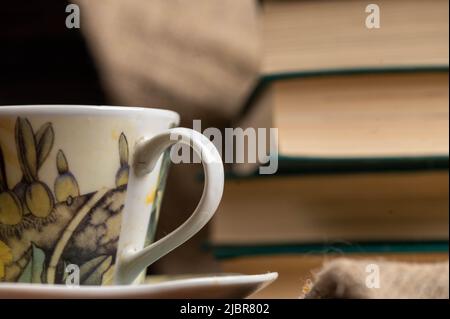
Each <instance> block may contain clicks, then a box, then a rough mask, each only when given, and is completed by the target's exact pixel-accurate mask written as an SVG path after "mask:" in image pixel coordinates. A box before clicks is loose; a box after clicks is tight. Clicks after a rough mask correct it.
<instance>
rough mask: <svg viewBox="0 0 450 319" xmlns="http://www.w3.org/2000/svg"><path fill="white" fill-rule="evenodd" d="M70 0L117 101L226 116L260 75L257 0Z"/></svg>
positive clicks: (233, 113)
mask: <svg viewBox="0 0 450 319" xmlns="http://www.w3.org/2000/svg"><path fill="white" fill-rule="evenodd" d="M75 2H76V3H77V4H79V5H80V12H81V31H82V32H83V33H84V34H85V35H86V38H87V40H88V44H89V45H90V47H91V49H92V52H93V54H94V57H95V58H96V62H97V65H98V67H99V71H100V75H101V78H102V81H103V84H104V86H105V88H106V90H107V93H108V94H109V97H110V98H112V100H113V102H114V103H117V104H123V105H138V106H148V107H163V108H171V109H173V110H175V111H177V112H179V113H180V114H181V115H182V116H183V117H185V116H189V115H191V114H192V115H193V116H196V118H202V117H203V116H202V115H206V116H209V117H214V116H216V117H218V118H224V119H229V118H231V117H233V116H235V115H236V114H238V111H239V109H240V108H241V107H242V104H243V102H244V101H245V99H246V98H247V96H248V94H249V92H250V91H251V89H252V88H253V85H254V83H255V81H256V80H257V78H258V75H259V68H260V60H261V46H260V40H259V23H258V15H257V4H256V2H255V1H254V0H230V1H223V0H192V1H176V0H175V1H166V0H127V1H123V0H104V1H91V0H76V1H75ZM185 114H186V115H185Z"/></svg>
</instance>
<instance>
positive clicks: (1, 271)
mask: <svg viewBox="0 0 450 319" xmlns="http://www.w3.org/2000/svg"><path fill="white" fill-rule="evenodd" d="M11 261H12V254H11V249H10V248H9V247H8V246H7V245H6V244H5V243H4V242H2V241H1V240H0V279H3V277H4V276H5V265H7V264H9V263H10V262H11Z"/></svg>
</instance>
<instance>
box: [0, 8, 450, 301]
mask: <svg viewBox="0 0 450 319" xmlns="http://www.w3.org/2000/svg"><path fill="white" fill-rule="evenodd" d="M73 3H74V4H77V5H79V8H80V19H81V20H80V28H79V29H78V28H67V27H66V18H67V16H68V15H69V13H68V12H66V7H67V5H68V4H69V2H66V1H59V0H46V1H39V0H29V1H27V2H26V3H21V2H14V1H9V2H8V3H5V4H3V5H2V9H1V11H0V107H1V105H19V104H88V105H96V104H106V105H123V106H143V107H161V108H166V109H172V110H174V111H176V112H178V113H180V115H181V118H182V123H181V125H182V126H185V127H192V121H193V120H194V119H200V120H202V127H203V128H207V127H218V128H220V129H224V128H225V127H243V128H260V127H263V128H270V127H276V128H278V136H279V140H278V148H279V154H278V162H279V170H278V172H277V173H276V174H275V176H262V175H258V171H257V168H258V164H257V163H239V164H235V165H234V164H233V165H229V166H227V169H228V176H229V177H228V178H227V181H226V186H225V194H224V199H223V203H222V205H221V207H220V208H219V211H218V213H217V216H216V217H215V218H214V220H213V222H212V224H211V225H209V226H208V227H207V228H206V229H205V230H204V231H202V232H201V233H200V234H199V235H198V236H196V237H195V238H194V239H193V240H191V241H190V242H189V243H187V244H185V245H183V246H182V247H180V248H178V249H177V250H175V251H174V252H172V253H171V254H169V255H168V256H166V257H164V258H163V259H161V260H160V261H159V262H158V263H157V264H155V265H154V266H152V267H151V268H150V269H149V273H151V274H186V273H217V272H221V271H224V272H238V273H261V272H267V271H278V272H279V273H280V278H279V280H278V281H277V282H276V283H275V284H273V285H272V286H271V287H270V289H266V290H263V291H262V292H260V293H259V294H258V295H256V296H255V297H278V298H295V297H298V296H300V295H302V294H306V293H308V292H309V289H310V286H309V284H308V283H309V282H310V281H311V280H320V276H319V277H318V275H317V273H316V269H320V267H321V266H322V265H323V263H325V262H328V261H330V260H333V259H335V258H336V257H342V256H344V257H349V258H351V260H356V259H361V258H377V259H380V258H381V259H383V260H393V261H406V262H438V261H445V260H448V231H449V222H448V217H449V215H448V214H449V213H448V212H449V211H448V154H449V146H448V145H449V138H448V131H449V114H448V113H449V105H448V64H449V54H448V35H449V26H448V18H449V17H448V1H445V0H432V1H419V0H390V1H388V0H381V1H377V2H376V5H377V6H376V8H375V9H373V6H372V7H370V8H369V9H367V8H368V7H367V6H368V5H369V4H370V3H369V2H366V1H362V0H341V1H337V0H317V1H312V0H310V1H308V0H261V1H256V0H230V1H224V0H192V1H178V0H173V1H164V0H127V1H121V0H105V1H87V0H76V1H73ZM377 8H378V9H377ZM378 22H379V23H378ZM200 169H201V167H199V166H197V165H195V164H190V165H187V164H179V165H172V167H171V171H170V173H169V179H168V182H167V191H166V193H165V195H164V196H165V197H164V201H163V204H162V213H161V220H160V223H159V225H158V234H159V235H158V237H162V236H164V234H167V233H169V232H170V231H171V230H173V229H174V228H175V227H177V226H178V225H179V224H181V223H182V222H183V221H184V220H185V219H186V218H187V217H188V216H189V213H190V212H191V211H193V209H194V208H195V206H196V204H197V202H198V200H199V198H200V195H201V190H202V183H201V180H199V178H198V173H199V171H200ZM447 265H448V264H447ZM447 269H448V266H447ZM331 271H333V270H331ZM447 273H448V271H447ZM319 274H320V273H319ZM328 280H329V279H328ZM447 295H448V277H447Z"/></svg>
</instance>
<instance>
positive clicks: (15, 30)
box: [0, 0, 107, 105]
mask: <svg viewBox="0 0 450 319" xmlns="http://www.w3.org/2000/svg"><path fill="white" fill-rule="evenodd" d="M67 4H68V3H67V2H66V1H62V0H45V1H42V0H27V1H4V2H2V5H1V8H0V105H11V104H58V103H60V104H107V100H106V98H105V94H104V92H103V90H102V88H101V85H100V82H99V79H98V76H97V73H96V69H95V66H94V63H93V61H92V57H91V56H90V53H89V51H88V48H87V47H86V44H85V42H84V39H83V37H82V35H81V32H80V30H79V29H67V28H66V27H65V19H66V17H67V15H68V13H66V12H65V8H66V6H67Z"/></svg>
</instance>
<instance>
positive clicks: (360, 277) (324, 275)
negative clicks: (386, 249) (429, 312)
mask: <svg viewBox="0 0 450 319" xmlns="http://www.w3.org/2000/svg"><path fill="white" fill-rule="evenodd" d="M304 297H305V298H307V299H317V298H338V299H342V298H345V299H347V298H351V299H353V298H365V299H380V298H382V299H393V298H395V299H396V298H402V299H403V298H408V299H410V298H412V299H444V298H447V299H448V298H449V263H448V261H447V262H439V263H428V264H424V263H404V262H391V261H383V260H351V259H347V258H341V259H336V260H333V261H331V262H329V263H328V264H326V265H324V266H323V268H322V269H321V270H320V271H319V272H318V273H317V274H316V279H315V281H314V284H313V286H312V288H311V290H310V291H309V292H308V293H307V294H306V296H304Z"/></svg>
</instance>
